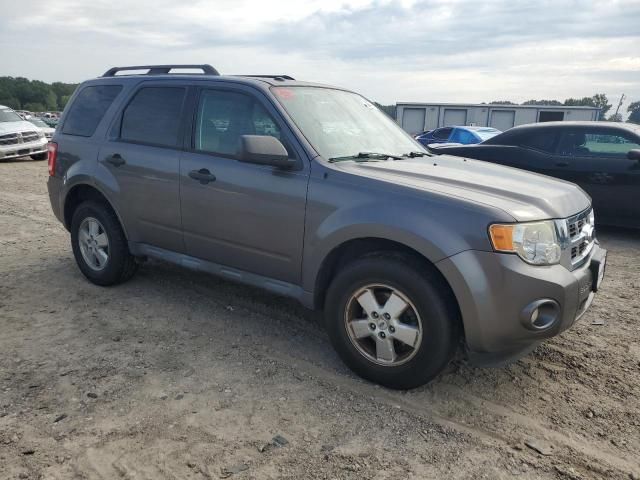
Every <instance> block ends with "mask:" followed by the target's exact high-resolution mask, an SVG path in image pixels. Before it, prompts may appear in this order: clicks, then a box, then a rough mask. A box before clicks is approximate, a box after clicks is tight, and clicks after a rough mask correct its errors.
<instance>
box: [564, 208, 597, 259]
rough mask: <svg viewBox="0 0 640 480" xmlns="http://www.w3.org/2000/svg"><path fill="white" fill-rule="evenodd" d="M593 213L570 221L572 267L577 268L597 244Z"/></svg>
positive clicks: (589, 212)
mask: <svg viewBox="0 0 640 480" xmlns="http://www.w3.org/2000/svg"><path fill="white" fill-rule="evenodd" d="M592 218H593V217H592V215H591V211H587V212H584V213H581V214H580V215H578V216H576V217H574V218H571V219H569V241H570V245H571V265H572V266H574V267H577V266H578V265H580V264H582V263H583V260H584V259H585V258H586V257H587V256H588V255H589V253H590V252H591V249H592V248H593V244H594V242H595V235H594V226H593V225H592V224H591V222H592Z"/></svg>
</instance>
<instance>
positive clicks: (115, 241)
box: [71, 201, 138, 286]
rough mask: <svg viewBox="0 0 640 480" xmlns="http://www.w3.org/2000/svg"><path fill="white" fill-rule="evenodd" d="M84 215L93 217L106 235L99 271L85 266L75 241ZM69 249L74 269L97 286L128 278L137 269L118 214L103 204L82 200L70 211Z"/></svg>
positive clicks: (85, 263) (84, 217)
mask: <svg viewBox="0 0 640 480" xmlns="http://www.w3.org/2000/svg"><path fill="white" fill-rule="evenodd" d="M87 218H95V219H97V220H98V221H99V222H100V223H101V224H102V226H103V227H104V233H106V235H107V237H108V242H109V247H108V254H109V255H108V260H107V261H106V263H105V265H104V267H103V268H102V269H101V270H95V269H93V268H91V267H90V266H89V264H88V263H87V261H86V260H85V258H84V257H83V255H82V252H81V250H80V244H79V241H78V236H79V229H80V226H81V225H82V222H83V221H84V220H85V219H87ZM71 248H72V249H73V256H74V257H75V259H76V263H77V264H78V268H80V271H81V272H82V273H83V274H84V276H85V277H87V278H88V279H89V280H90V281H91V282H92V283H95V284H96V285H101V286H109V285H116V284H118V283H122V282H125V281H127V280H129V279H130V278H131V277H132V276H133V275H134V273H135V272H136V270H137V268H138V264H137V262H136V260H135V257H134V256H133V255H131V253H130V252H129V247H128V245H127V239H126V237H125V235H124V232H123V230H122V227H121V226H120V222H119V220H118V217H116V215H115V213H114V212H113V210H111V208H109V207H108V206H106V205H104V204H103V203H99V202H95V201H86V202H83V203H81V204H80V205H79V206H78V207H77V208H76V210H75V211H74V212H73V217H72V220H71Z"/></svg>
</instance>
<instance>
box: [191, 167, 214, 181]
mask: <svg viewBox="0 0 640 480" xmlns="http://www.w3.org/2000/svg"><path fill="white" fill-rule="evenodd" d="M189 176H190V177H191V178H193V179H194V180H198V181H199V182H200V183H201V184H202V185H206V184H207V183H209V182H215V181H216V176H215V175H214V174H213V173H211V172H210V171H209V170H207V169H206V168H201V169H200V170H191V171H190V172H189Z"/></svg>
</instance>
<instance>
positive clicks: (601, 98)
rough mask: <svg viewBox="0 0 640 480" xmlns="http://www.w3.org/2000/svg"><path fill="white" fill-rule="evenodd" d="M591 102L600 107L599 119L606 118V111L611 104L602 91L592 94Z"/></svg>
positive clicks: (609, 108)
mask: <svg viewBox="0 0 640 480" xmlns="http://www.w3.org/2000/svg"><path fill="white" fill-rule="evenodd" d="M593 103H594V105H595V106H596V107H598V108H599V109H600V120H602V119H604V118H606V115H607V112H608V111H609V110H611V104H610V103H609V100H608V99H607V96H606V95H605V94H604V93H596V94H595V95H594V96H593Z"/></svg>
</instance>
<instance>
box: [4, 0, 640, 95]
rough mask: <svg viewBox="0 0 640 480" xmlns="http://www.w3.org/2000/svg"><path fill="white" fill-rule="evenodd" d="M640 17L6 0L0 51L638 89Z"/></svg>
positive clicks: (419, 84)
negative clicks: (18, 0) (28, 13)
mask: <svg viewBox="0 0 640 480" xmlns="http://www.w3.org/2000/svg"><path fill="white" fill-rule="evenodd" d="M25 11H29V12H34V13H33V14H30V15H24V12H25ZM638 19H640V2H638V1H636V0H627V1H624V0H618V1H608V2H593V1H590V0H589V1H587V0H556V1H547V0H544V1H516V0H512V1H491V0H485V1H484V2H478V1H477V0H473V1H472V0H450V1H445V0H417V1H416V0H404V1H398V0H384V1H382V0H379V1H373V0H357V1H352V2H346V1H343V0H322V1H321V0H309V1H300V0H280V1H279V2H277V3H276V4H274V3H273V2H261V1H259V0H257V1H253V0H216V1H204V0H199V1H195V2H176V1H175V0H171V1H169V0H154V1H150V0H139V1H135V2H130V1H124V0H110V1H107V0H93V1H91V2H86V1H80V0H57V1H56V2H46V1H40V0H23V1H21V2H13V3H11V4H9V5H7V6H5V7H3V15H2V18H1V19H0V49H1V50H0V51H2V52H3V53H2V56H3V57H5V58H2V60H3V62H2V64H3V66H4V69H5V73H7V74H12V75H19V74H20V75H25V76H29V77H33V78H40V79H43V80H49V81H51V80H76V81H77V80H80V79H83V78H86V77H88V76H94V75H96V74H99V73H101V72H102V71H104V70H106V69H107V68H108V67H109V66H112V65H115V64H126V63H151V62H161V63H169V62H182V63H187V62H189V63H192V62H196V63H202V62H210V63H213V64H214V65H215V66H216V67H217V68H218V69H219V70H221V71H222V72H229V73H238V72H251V73H262V72H265V73H271V72H278V73H279V72H285V73H291V74H294V76H299V77H302V78H306V79H309V80H316V81H321V82H327V83H337V84H340V85H343V86H347V87H349V88H353V89H356V90H359V91H363V92H364V93H365V94H367V95H368V96H370V97H373V98H375V99H377V100H380V101H384V102H393V101H396V100H430V101H474V102H478V101H490V100H493V99H497V98H499V99H512V100H515V101H518V100H526V99H528V98H532V97H545V98H559V99H564V98H566V97H570V96H573V97H576V96H586V95H592V94H593V93H595V92H596V91H603V92H605V93H608V94H609V95H610V96H612V97H614V96H615V95H619V94H620V93H622V91H624V92H625V93H627V95H628V96H629V98H635V99H638V98H640V85H639V82H638V81H637V80H635V77H637V72H638V66H639V65H640V54H639V53H638V48H637V47H638V45H639V44H640V32H639V31H638V28H637V25H638ZM25 32H29V34H28V35H25V34H24V33H25ZM9 52H20V54H9ZM6 57H8V58H6Z"/></svg>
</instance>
